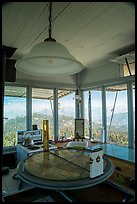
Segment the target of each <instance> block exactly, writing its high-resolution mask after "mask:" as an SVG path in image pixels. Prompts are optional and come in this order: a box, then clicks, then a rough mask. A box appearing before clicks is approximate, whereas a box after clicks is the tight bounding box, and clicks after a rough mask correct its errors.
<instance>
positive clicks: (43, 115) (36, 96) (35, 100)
mask: <svg viewBox="0 0 137 204" xmlns="http://www.w3.org/2000/svg"><path fill="white" fill-rule="evenodd" d="M53 116H54V109H53V90H52V89H42V88H32V124H33V125H34V124H35V125H37V127H38V129H43V120H48V121H49V139H50V140H53V139H54V120H53Z"/></svg>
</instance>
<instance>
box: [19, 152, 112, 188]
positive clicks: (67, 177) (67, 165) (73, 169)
mask: <svg viewBox="0 0 137 204" xmlns="http://www.w3.org/2000/svg"><path fill="white" fill-rule="evenodd" d="M103 162H104V164H103V166H104V169H103V174H102V175H100V176H97V177H95V178H90V151H88V150H75V149H57V150H50V151H49V152H44V151H43V152H39V153H35V154H33V155H32V156H29V157H28V158H27V159H25V160H23V161H21V162H20V163H19V164H18V166H17V174H18V177H19V178H20V179H21V180H23V181H24V182H27V183H29V184H31V185H33V186H36V187H40V188H47V189H53V190H58V191H59V190H72V189H82V188H86V187H91V186H94V185H96V184H99V183H101V182H103V181H105V180H106V179H107V178H109V177H110V176H111V175H112V173H113V171H114V166H113V164H112V162H111V160H109V159H108V158H106V157H105V155H104V159H103Z"/></svg>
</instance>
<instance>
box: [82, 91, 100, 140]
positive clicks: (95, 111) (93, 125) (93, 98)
mask: <svg viewBox="0 0 137 204" xmlns="http://www.w3.org/2000/svg"><path fill="white" fill-rule="evenodd" d="M101 93H102V92H101V90H100V89H96V90H91V91H85V92H84V109H85V110H84V113H85V115H84V118H85V137H87V138H89V137H90V136H91V137H92V138H93V139H94V140H100V139H101V138H100V137H101V128H102V97H101Z"/></svg>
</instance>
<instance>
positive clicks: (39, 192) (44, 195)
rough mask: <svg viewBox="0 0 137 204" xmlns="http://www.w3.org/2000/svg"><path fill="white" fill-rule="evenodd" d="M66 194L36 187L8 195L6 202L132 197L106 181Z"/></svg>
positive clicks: (102, 200)
mask: <svg viewBox="0 0 137 204" xmlns="http://www.w3.org/2000/svg"><path fill="white" fill-rule="evenodd" d="M64 194H66V196H62V194H60V193H59V192H56V191H53V190H47V189H41V188H35V189H33V190H32V189H31V190H27V191H24V192H20V193H17V194H14V195H12V196H7V197H5V199H4V202H66V201H70V200H71V202H123V201H124V199H127V201H129V200H131V199H132V196H131V195H126V194H125V193H123V192H122V191H120V190H118V189H116V188H114V187H112V186H110V185H108V184H106V183H105V182H104V183H101V184H99V185H96V186H94V187H90V188H85V189H79V190H72V191H64ZM66 198H69V199H70V200H67V199H66ZM40 199H41V201H40ZM42 200H43V201H42Z"/></svg>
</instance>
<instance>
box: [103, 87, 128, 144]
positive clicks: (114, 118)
mask: <svg viewBox="0 0 137 204" xmlns="http://www.w3.org/2000/svg"><path fill="white" fill-rule="evenodd" d="M106 106H107V142H108V143H112V144H117V145H123V146H127V145H128V108H127V85H126V84H123V85H119V86H112V87H107V88H106Z"/></svg>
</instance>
